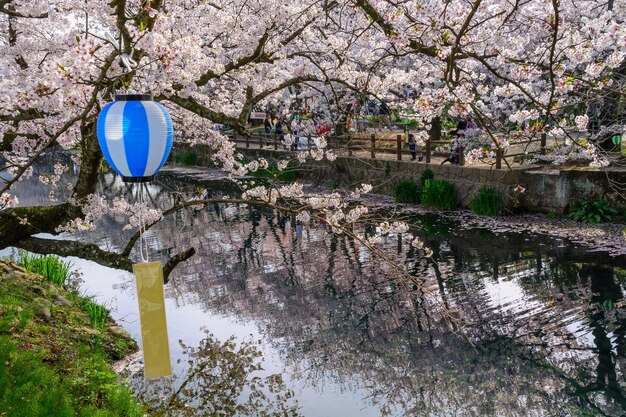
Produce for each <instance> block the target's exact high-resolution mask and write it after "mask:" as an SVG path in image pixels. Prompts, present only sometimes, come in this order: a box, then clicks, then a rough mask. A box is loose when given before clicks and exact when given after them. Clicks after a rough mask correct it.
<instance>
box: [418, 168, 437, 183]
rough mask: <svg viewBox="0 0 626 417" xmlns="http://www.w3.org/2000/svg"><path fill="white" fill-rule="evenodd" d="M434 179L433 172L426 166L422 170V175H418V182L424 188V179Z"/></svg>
mask: <svg viewBox="0 0 626 417" xmlns="http://www.w3.org/2000/svg"><path fill="white" fill-rule="evenodd" d="M434 179H435V174H434V173H433V171H432V169H430V168H426V169H425V170H424V172H422V176H421V177H420V184H421V185H422V188H424V185H426V181H428V180H434Z"/></svg>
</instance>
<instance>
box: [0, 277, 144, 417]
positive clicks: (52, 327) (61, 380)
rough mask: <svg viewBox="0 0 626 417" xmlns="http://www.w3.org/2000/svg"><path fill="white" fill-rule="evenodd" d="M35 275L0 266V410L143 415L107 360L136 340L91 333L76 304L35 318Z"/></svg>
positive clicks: (95, 416)
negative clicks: (119, 346)
mask: <svg viewBox="0 0 626 417" xmlns="http://www.w3.org/2000/svg"><path fill="white" fill-rule="evenodd" d="M38 282H39V279H38V278H37V277H35V276H33V275H29V274H24V275H16V274H5V272H4V271H3V270H0V410H2V411H0V415H3V416H4V415H6V416H11V417H30V416H55V417H65V416H67V417H75V416H81V417H83V416H90V417H145V416H148V415H150V414H146V410H145V409H144V407H143V406H142V405H141V404H139V403H138V402H137V400H136V399H135V398H134V397H133V395H132V393H131V391H130V389H129V388H128V387H125V386H123V385H121V383H119V382H118V380H117V375H116V373H115V372H114V371H113V368H112V367H111V363H112V362H113V360H116V359H120V358H121V357H123V356H125V355H126V354H128V353H130V352H132V351H134V350H135V349H136V347H135V346H134V345H133V344H129V345H128V346H125V347H124V349H123V350H122V351H118V350H117V348H116V347H115V346H116V345H117V344H118V342H119V341H122V342H124V340H121V339H119V338H117V337H114V336H112V335H110V334H106V333H105V334H103V335H101V336H99V337H95V338H94V337H93V335H92V334H91V333H89V332H86V331H85V330H84V329H85V327H84V324H83V320H84V315H83V314H82V312H81V311H80V310H79V309H78V308H77V307H76V306H67V307H64V308H63V309H62V310H61V309H60V310H58V311H55V312H54V313H53V317H55V319H54V320H51V321H50V322H46V321H43V320H38V319H36V318H35V317H36V309H37V308H38V307H37V306H38V305H39V304H38V303H37V302H36V301H35V300H37V298H38V297H41V295H40V294H39V293H38V292H37V291H35V290H33V289H34V288H36V284H37V283H38ZM58 291H59V293H60V294H64V295H66V296H67V297H70V298H71V295H70V294H69V293H65V292H64V291H63V290H61V289H59V290H58Z"/></svg>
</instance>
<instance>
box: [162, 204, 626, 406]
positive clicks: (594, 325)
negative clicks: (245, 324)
mask: <svg viewBox="0 0 626 417" xmlns="http://www.w3.org/2000/svg"><path fill="white" fill-rule="evenodd" d="M190 216H191V214H190ZM219 216H220V219H219V221H218V220H216V217H215V213H213V212H211V211H202V212H196V213H194V214H193V221H192V223H193V227H194V230H193V231H190V232H189V233H188V234H185V233H183V234H182V235H180V237H179V238H180V240H181V241H180V242H177V244H182V243H183V242H182V241H184V240H185V239H197V240H198V241H197V242H194V245H195V246H196V247H200V248H202V249H200V250H198V256H197V259H199V260H201V261H200V262H198V263H197V264H196V265H186V266H183V268H181V271H179V274H178V276H177V278H175V279H174V283H175V285H176V287H177V291H179V292H180V293H182V294H187V295H189V294H190V293H193V294H195V297H197V299H196V301H199V302H202V303H203V304H204V305H205V308H207V309H211V310H212V311H216V310H217V311H219V312H221V313H224V314H228V315H232V314H237V315H239V316H244V317H246V318H248V319H253V320H254V321H255V322H257V323H258V324H259V326H260V327H261V328H262V329H263V331H264V333H265V335H266V336H267V339H268V341H269V342H270V343H272V344H274V345H275V347H277V348H278V349H279V351H281V352H282V357H283V358H284V360H286V361H287V363H288V364H289V365H290V369H292V370H293V372H294V373H295V375H296V377H297V378H298V379H306V380H308V381H309V383H310V384H312V385H321V384H323V383H324V381H325V380H333V381H337V382H340V383H344V384H346V385H347V386H354V387H359V388H367V390H368V392H369V399H370V401H371V402H372V403H375V404H378V405H379V407H380V409H381V411H383V412H384V413H386V412H389V413H393V414H398V413H400V414H405V415H428V413H434V414H436V415H439V414H441V413H442V412H444V411H449V412H454V413H459V414H463V415H531V414H532V413H540V412H541V410H543V411H544V412H546V413H548V414H549V415H578V414H585V413H586V411H585V410H588V414H590V415H596V414H599V415H601V414H606V415H615V413H619V411H617V410H620V409H626V406H625V404H624V402H623V398H624V397H623V392H624V389H623V374H622V373H621V371H620V370H619V369H621V368H620V367H619V366H618V362H621V363H623V358H624V320H623V318H620V317H618V316H619V313H620V311H619V305H620V302H621V301H622V300H623V296H622V291H621V286H622V283H620V282H617V281H616V280H615V277H614V276H613V273H612V271H611V269H608V268H599V267H592V266H585V267H582V268H581V267H579V266H577V265H573V264H564V263H561V262H557V261H554V260H551V259H550V258H542V257H541V255H539V256H537V252H528V253H525V252H522V251H521V250H518V251H517V252H511V251H508V252H506V251H505V252H503V251H497V253H495V252H493V250H492V251H491V253H487V254H486V253H485V251H480V250H478V249H477V248H468V247H467V246H463V245H462V244H461V243H460V242H458V241H455V240H454V239H449V237H444V238H437V237H432V236H431V238H430V240H429V241H428V244H429V245H430V246H431V247H433V248H434V250H435V258H436V259H438V261H437V262H436V263H434V262H430V261H426V260H424V259H423V258H418V257H414V256H413V254H412V253H411V250H409V251H408V252H406V251H403V250H402V248H401V246H402V245H403V242H402V239H401V238H397V237H390V238H389V239H388V241H387V242H386V243H385V246H386V247H387V249H392V248H395V247H398V253H399V255H398V261H399V262H402V263H404V264H406V266H407V268H409V270H410V271H411V272H412V273H413V274H414V275H416V276H418V277H422V278H423V279H425V280H426V281H425V282H426V285H425V286H426V288H428V291H429V292H430V294H431V295H436V296H437V298H438V299H439V300H440V301H441V305H444V304H445V305H446V306H447V307H448V309H449V310H450V311H451V314H452V316H453V317H454V318H455V320H454V322H455V324H457V325H458V324H462V325H461V327H460V328H458V330H457V331H456V332H453V331H451V328H452V326H451V324H450V323H449V322H448V321H447V320H445V318H444V315H443V309H441V308H437V307H436V306H434V305H432V301H431V300H430V298H432V297H425V296H424V295H423V294H422V293H421V292H420V291H418V289H417V288H413V287H412V284H406V283H403V282H400V281H398V280H397V279H395V278H394V277H393V275H392V274H391V273H390V272H389V269H388V268H386V267H385V265H384V264H380V263H377V262H376V261H374V260H373V258H372V255H371V254H370V253H368V252H367V251H366V250H365V249H364V248H362V247H359V245H357V244H355V242H353V241H351V240H350V239H348V238H345V237H336V236H333V235H332V234H330V233H327V232H326V231H325V230H323V229H322V228H316V227H311V228H305V229H304V230H299V229H297V226H296V225H295V223H294V222H293V220H292V219H291V217H290V216H285V215H281V214H280V213H275V212H271V211H263V212H261V211H259V210H256V209H251V208H248V207H239V208H234V207H229V208H222V210H221V211H220V213H219ZM172 227H176V226H175V225H172ZM199 231H200V233H198V232H199ZM164 233H166V235H167V236H168V237H169V236H172V234H171V233H168V232H167V230H164ZM457 238H458V236H457ZM480 239H482V240H484V239H485V236H482V237H481V238H480ZM585 271H587V272H585ZM603 271H604V272H603ZM503 282H504V283H510V285H511V286H513V287H515V288H516V291H517V293H516V294H515V297H516V298H514V299H512V300H510V301H508V302H507V303H503V304H497V303H494V301H493V298H492V297H493V294H492V293H491V292H492V289H493V288H498V285H501V284H502V283H503ZM600 283H604V284H600ZM608 283H612V284H608ZM607 285H608V287H607ZM599 286H604V287H602V288H605V290H604V292H605V293H606V294H602V291H600V290H599V288H600V287H599ZM216 288H219V289H220V290H219V291H218V290H216ZM618 289H619V291H618ZM607 297H608V298H607ZM600 298H602V300H600ZM607 299H609V300H611V301H612V303H613V304H612V305H613V306H614V307H613V312H612V314H613V316H612V317H610V318H607V317H606V312H605V311H604V310H602V309H598V308H595V309H593V308H590V307H589V305H590V304H592V305H594V303H595V304H598V303H601V302H602V303H603V302H604V301H605V300H607ZM577 326H578V327H577ZM607 326H608V328H607ZM574 328H577V330H573V329H574ZM581 328H582V330H581ZM585 329H586V330H587V333H588V332H591V333H592V336H593V338H592V340H593V343H592V344H589V343H586V342H585V340H584V339H585V338H584V337H583V334H582V333H581V331H583V332H584V330H585ZM609 335H611V336H609ZM611 337H612V338H613V339H614V340H615V343H616V346H617V350H616V351H615V352H614V351H613V349H612V344H611V343H612V339H611ZM604 400H606V401H607V404H604V403H603V401H604Z"/></svg>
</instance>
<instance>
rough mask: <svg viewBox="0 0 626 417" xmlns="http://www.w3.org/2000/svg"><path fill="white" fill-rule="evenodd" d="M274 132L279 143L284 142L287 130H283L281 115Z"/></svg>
mask: <svg viewBox="0 0 626 417" xmlns="http://www.w3.org/2000/svg"><path fill="white" fill-rule="evenodd" d="M274 132H275V133H276V140H277V141H278V143H283V141H284V140H285V132H284V131H283V119H282V118H280V117H279V118H278V120H277V121H276V124H275V125H274Z"/></svg>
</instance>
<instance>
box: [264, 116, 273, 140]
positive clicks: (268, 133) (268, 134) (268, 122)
mask: <svg viewBox="0 0 626 417" xmlns="http://www.w3.org/2000/svg"><path fill="white" fill-rule="evenodd" d="M272 126H273V125H272V119H271V116H270V114H269V113H265V120H264V121H263V127H264V129H265V139H266V140H267V141H268V142H269V141H270V139H271V138H272Z"/></svg>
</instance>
